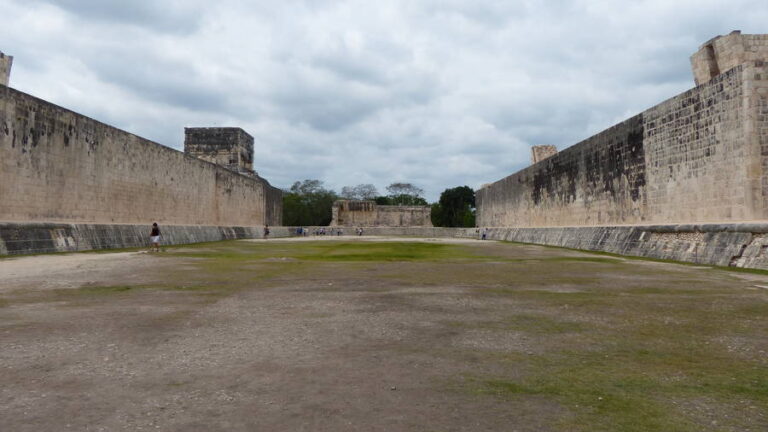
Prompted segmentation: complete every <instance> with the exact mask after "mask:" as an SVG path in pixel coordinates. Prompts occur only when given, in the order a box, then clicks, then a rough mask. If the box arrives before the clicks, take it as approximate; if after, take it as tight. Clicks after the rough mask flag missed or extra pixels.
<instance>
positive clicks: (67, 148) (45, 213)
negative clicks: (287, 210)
mask: <svg viewBox="0 0 768 432" xmlns="http://www.w3.org/2000/svg"><path fill="white" fill-rule="evenodd" d="M0 203H2V205H0V221H7V222H63V223H86V224H87V223H98V224H139V225H145V224H148V223H151V222H154V221H156V222H158V223H160V224H161V225H170V224H173V225H204V226H261V225H263V224H265V223H268V224H270V225H280V223H281V220H282V192H281V191H280V190H279V189H277V188H274V187H272V186H270V184H269V183H268V182H267V181H266V180H264V179H262V178H260V177H258V176H245V175H241V174H238V173H235V172H232V171H230V170H228V169H226V168H224V167H221V166H218V165H214V164H212V163H209V162H206V161H202V160H200V159H198V158H196V157H193V156H189V155H185V154H184V153H181V152H178V151H176V150H173V149H171V148H168V147H164V146H161V145H159V144H156V143H154V142H151V141H148V140H146V139H143V138H140V137H138V136H136V135H133V134H130V133H127V132H124V131H122V130H119V129H116V128H114V127H111V126H108V125H106V124H103V123H100V122H98V121H96V120H93V119H90V118H88V117H85V116H82V115H80V114H77V113H74V112H72V111H68V110H66V109H63V108H61V107H58V106H56V105H53V104H50V103H48V102H45V101H43V100H40V99H37V98H35V97H32V96H30V95H28V94H25V93H22V92H19V91H17V90H14V89H12V88H10V87H4V86H0Z"/></svg>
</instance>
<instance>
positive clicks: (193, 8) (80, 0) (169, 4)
mask: <svg viewBox="0 0 768 432" xmlns="http://www.w3.org/2000/svg"><path fill="white" fill-rule="evenodd" d="M42 1H44V2H46V3H50V4H52V5H54V6H57V7H60V8H61V9H63V10H66V11H67V12H69V13H72V14H74V15H77V16H79V17H81V18H83V19H87V20H103V21H108V22H111V23H115V24H130V25H136V26H139V27H146V28H148V29H151V30H154V31H159V32H181V33H191V32H194V31H195V30H197V29H198V28H199V26H200V23H201V12H202V11H201V9H200V8H199V7H197V6H198V5H196V4H195V1H181V0H171V1H168V0H165V1H154V0H130V1H126V0H42ZM126 42H128V41H126Z"/></svg>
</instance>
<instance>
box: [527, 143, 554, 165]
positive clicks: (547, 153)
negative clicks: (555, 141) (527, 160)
mask: <svg viewBox="0 0 768 432" xmlns="http://www.w3.org/2000/svg"><path fill="white" fill-rule="evenodd" d="M556 154H557V147H555V146H553V145H538V146H533V147H531V163H532V164H537V163H539V162H541V161H543V160H544V159H546V158H548V157H551V156H554V155H556Z"/></svg>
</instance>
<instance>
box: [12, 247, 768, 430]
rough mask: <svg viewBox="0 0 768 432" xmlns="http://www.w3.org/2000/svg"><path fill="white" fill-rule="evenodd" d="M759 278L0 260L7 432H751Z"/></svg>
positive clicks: (405, 263) (167, 257) (593, 262)
mask: <svg viewBox="0 0 768 432" xmlns="http://www.w3.org/2000/svg"><path fill="white" fill-rule="evenodd" d="M767 287H768V276H766V275H763V274H751V273H734V272H729V271H725V270H721V269H712V268H708V267H696V266H687V265H678V264H671V263H659V262H652V261H643V260H631V259H623V258H617V257H608V256H602V255H593V254H587V253H581V252H575V251H569V250H562V249H554V248H545V247H538V246H529V245H517V244H509V243H500V242H490V241H488V242H481V241H476V240H448V239H387V238H371V237H363V238H354V237H342V238H331V237H326V238H321V239H318V238H309V239H272V240H268V241H239V242H223V243H214V244H207V245H197V246H187V247H177V248H169V249H168V250H167V251H166V252H163V253H159V254H150V253H146V252H115V253H82V254H67V255H43V256H32V257H20V258H8V259H0V431H36V432H40V431H66V430H73V431H136V430H162V431H217V430H222V431H224V430H226V431H358V430H365V431H520V432H522V431H561V430H562V431H571V430H577V431H578V430H584V431H598V430H605V431H623V430H626V431H634V430H637V431H640V430H643V431H647V430H659V431H661V430H664V431H671V430H679V431H689V430H690V431H694V430H706V431H748V430H752V431H764V430H768V418H766V411H767V410H768V373H767V372H766V370H767V369H768V361H766V359H767V357H766V353H768V319H767V318H766V317H767V316H768V288H767Z"/></svg>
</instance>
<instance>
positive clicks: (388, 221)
mask: <svg viewBox="0 0 768 432" xmlns="http://www.w3.org/2000/svg"><path fill="white" fill-rule="evenodd" d="M331 213H332V221H331V226H349V227H351V226H367V227H372V226H391V227H404V226H419V227H431V226H432V218H431V216H432V208H431V207H430V206H386V205H378V204H376V203H375V202H374V201H349V200H339V201H336V202H335V203H333V208H332V210H331Z"/></svg>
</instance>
